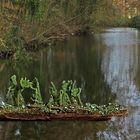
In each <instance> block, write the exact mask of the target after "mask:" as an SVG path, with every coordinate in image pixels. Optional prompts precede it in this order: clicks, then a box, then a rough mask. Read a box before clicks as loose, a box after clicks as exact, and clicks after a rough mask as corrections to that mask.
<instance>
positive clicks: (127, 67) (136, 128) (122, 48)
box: [98, 28, 140, 140]
mask: <svg viewBox="0 0 140 140" xmlns="http://www.w3.org/2000/svg"><path fill="white" fill-rule="evenodd" d="M111 31H113V32H111ZM100 37H101V38H102V40H103V42H104V43H105V44H106V46H107V49H106V52H105V53H104V59H103V61H102V71H103V73H104V75H105V80H106V82H107V83H108V85H109V86H110V88H111V89H112V92H113V93H115V94H116V96H117V101H118V102H119V103H120V104H122V105H125V106H127V107H128V109H129V115H128V117H126V118H124V119H116V120H114V121H113V122H110V123H108V128H107V129H106V130H105V131H103V132H101V131H99V132H98V135H99V136H100V139H113V140H118V139H120V140H126V139H127V140H132V139H133V140H139V139H140V91H139V87H138V86H137V84H136V79H137V76H139V75H137V73H138V61H139V59H138V55H139V54H138V53H139V47H140V45H139V38H138V31H137V30H135V29H129V28H126V29H111V30H109V32H107V33H104V34H101V35H100Z"/></svg>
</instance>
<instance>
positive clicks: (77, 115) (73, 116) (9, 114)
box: [0, 108, 127, 121]
mask: <svg viewBox="0 0 140 140" xmlns="http://www.w3.org/2000/svg"><path fill="white" fill-rule="evenodd" d="M126 114H127V110H122V111H120V112H116V113H112V114H111V113H109V114H106V115H101V114H98V113H94V112H93V113H91V112H90V113H89V112H82V111H80V112H65V113H62V112H61V113H57V114H52V113H48V112H42V111H40V110H39V109H36V108H35V109H20V110H8V109H7V110H6V109H0V120H4V121H8V120H10V121H16V120H18V121H39V120H40V121H53V120H86V121H107V120H110V119H111V118H112V117H113V116H114V117H122V116H125V115H126Z"/></svg>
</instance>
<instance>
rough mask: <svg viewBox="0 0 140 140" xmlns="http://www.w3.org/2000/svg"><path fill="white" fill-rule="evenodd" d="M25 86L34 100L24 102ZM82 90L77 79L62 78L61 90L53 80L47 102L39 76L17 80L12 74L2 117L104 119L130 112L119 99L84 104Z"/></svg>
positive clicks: (24, 118) (23, 118) (12, 118)
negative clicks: (42, 93)
mask: <svg viewBox="0 0 140 140" xmlns="http://www.w3.org/2000/svg"><path fill="white" fill-rule="evenodd" d="M26 89H30V90H31V91H32V92H31V93H29V94H31V95H30V99H31V101H32V103H28V104H26V103H25V99H24V97H25V96H23V94H24V91H25V90H26ZM25 94H27V93H25ZM80 94H81V88H77V86H76V81H72V80H68V81H63V82H62V88H61V89H60V90H59V91H58V90H57V88H56V86H55V85H54V84H53V83H51V87H50V99H49V102H48V103H46V104H45V103H43V101H42V96H41V93H40V87H39V82H38V80H37V78H35V79H34V80H33V81H30V80H28V79H27V78H21V79H20V80H19V81H18V80H17V78H16V76H15V75H13V76H12V77H11V79H10V86H9V88H8V92H7V102H6V103H5V102H2V104H1V106H0V107H1V108H0V120H46V121H49V120H91V121H105V120H109V119H111V118H112V117H113V116H116V117H121V116H124V115H126V114H127V109H126V108H124V107H122V106H120V105H118V104H116V103H114V104H112V103H109V104H108V105H101V106H98V105H96V104H90V103H86V104H83V103H82V101H81V98H80ZM9 101H10V102H9ZM11 101H12V102H11ZM20 101H22V102H20ZM19 102H20V103H19Z"/></svg>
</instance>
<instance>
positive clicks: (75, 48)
mask: <svg viewBox="0 0 140 140" xmlns="http://www.w3.org/2000/svg"><path fill="white" fill-rule="evenodd" d="M139 53H140V32H139V31H138V30H136V29H131V28H112V29H107V30H105V31H104V32H103V33H100V34H96V35H95V36H94V37H93V36H87V37H74V38H72V39H70V40H69V41H66V42H63V43H62V42H59V43H57V44H56V46H52V47H48V48H46V49H42V50H40V51H39V52H36V53H33V54H32V55H33V58H34V60H30V61H25V62H24V61H22V62H17V63H16V64H13V63H11V61H10V60H4V61H3V60H1V61H0V101H3V100H4V99H5V93H6V88H7V87H8V80H9V78H10V76H11V75H13V74H16V75H17V77H19V78H20V77H25V76H26V77H28V78H29V79H33V78H34V77H37V78H38V79H39V82H40V86H41V91H42V96H43V99H44V102H47V100H48V97H49V94H48V91H49V85H50V82H51V81H53V82H54V83H55V84H56V85H57V87H60V85H61V82H62V81H63V80H68V79H72V80H76V81H77V84H78V86H79V87H82V94H81V96H82V100H84V101H85V102H92V103H97V104H99V105H101V104H107V103H109V102H118V103H119V104H121V105H124V106H126V107H127V108H128V111H129V114H128V116H126V117H123V118H113V119H112V120H111V121H108V122H90V121H88V122H87V121H69V122H66V121H54V122H41V121H40V122H0V139H2V140H9V139H10V140H26V139H28V140H39V139H40V140H46V139H49V140H55V139H57V140H62V139H64V140H139V139H140V57H139V55H140V54H139Z"/></svg>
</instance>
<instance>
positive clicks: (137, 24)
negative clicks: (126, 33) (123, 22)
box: [130, 16, 140, 29]
mask: <svg viewBox="0 0 140 140" xmlns="http://www.w3.org/2000/svg"><path fill="white" fill-rule="evenodd" d="M130 26H131V27H134V28H139V29H140V16H135V17H133V18H131V20H130Z"/></svg>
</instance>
